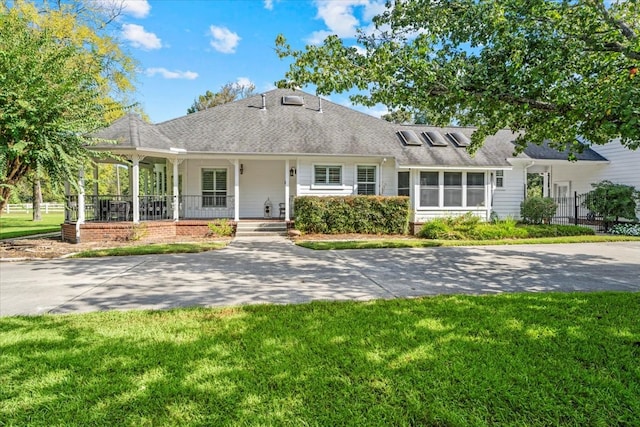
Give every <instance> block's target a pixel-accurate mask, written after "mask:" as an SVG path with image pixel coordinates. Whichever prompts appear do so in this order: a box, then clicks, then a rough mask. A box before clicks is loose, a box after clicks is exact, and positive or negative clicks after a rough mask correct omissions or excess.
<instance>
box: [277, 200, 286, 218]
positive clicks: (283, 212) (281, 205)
mask: <svg viewBox="0 0 640 427" xmlns="http://www.w3.org/2000/svg"><path fill="white" fill-rule="evenodd" d="M278 207H279V208H280V219H284V216H285V212H286V208H285V207H284V203H278Z"/></svg>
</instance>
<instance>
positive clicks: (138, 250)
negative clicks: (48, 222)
mask: <svg viewBox="0 0 640 427" xmlns="http://www.w3.org/2000/svg"><path fill="white" fill-rule="evenodd" d="M225 246H227V243H226V242H200V243H188V242H186V243H152V244H148V245H137V246H121V247H117V248H108V249H92V250H87V251H82V252H78V253H77V254H75V255H73V257H72V258H97V257H105V256H131V255H151V254H185V253H190V254H191V253H198V252H205V251H211V250H214V249H222V248H224V247H225Z"/></svg>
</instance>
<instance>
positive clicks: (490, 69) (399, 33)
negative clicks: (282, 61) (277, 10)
mask: <svg viewBox="0 0 640 427" xmlns="http://www.w3.org/2000/svg"><path fill="white" fill-rule="evenodd" d="M387 6H388V7H387V11H386V12H384V13H383V14H381V15H379V16H377V17H375V18H374V23H375V26H376V30H375V31H373V32H370V33H369V34H365V33H364V32H361V33H360V35H359V37H358V41H359V43H360V44H361V46H359V47H350V46H347V45H346V44H345V43H344V42H343V41H342V40H341V39H339V38H338V37H337V36H329V37H328V38H326V39H325V41H324V43H323V44H322V45H320V46H307V47H306V48H305V50H294V49H292V48H291V47H290V46H289V45H288V43H287V41H286V39H285V37H284V36H282V35H280V36H278V38H277V39H276V47H277V51H278V54H279V55H280V57H291V58H292V59H293V63H292V65H291V66H290V69H289V71H288V72H287V73H286V75H285V79H284V80H282V81H280V82H278V85H279V86H304V85H307V84H313V85H316V87H317V91H318V93H320V94H329V93H331V92H343V91H348V90H351V89H359V90H360V91H364V95H362V94H360V95H355V96H353V97H352V98H353V100H354V101H355V102H359V103H362V104H364V105H369V106H372V105H375V104H376V103H383V104H385V105H386V106H387V107H388V108H390V109H397V108H405V109H409V110H412V111H420V112H422V113H423V114H424V115H425V117H424V118H425V119H426V121H428V122H429V123H433V124H438V125H446V124H449V123H459V124H463V125H474V126H477V127H478V130H477V131H476V132H475V133H474V135H473V138H472V139H473V144H472V147H471V148H472V150H475V149H477V148H478V147H479V146H480V145H481V144H482V141H483V140H484V138H485V137H486V136H487V135H490V134H493V133H495V132H496V131H498V130H499V129H501V128H511V129H513V130H519V131H524V132H525V133H524V135H525V136H524V137H523V138H520V139H519V141H518V142H519V147H520V148H522V147H523V146H524V145H525V144H526V142H527V141H529V142H534V143H541V142H543V141H544V140H547V139H548V140H550V141H551V144H552V145H553V146H554V147H556V148H558V149H560V150H562V149H565V148H567V147H568V148H570V150H572V152H575V151H580V150H581V149H582V147H583V146H582V145H581V144H578V143H576V141H578V140H582V141H586V142H587V143H592V144H604V143H606V142H607V141H609V140H611V139H613V138H620V139H621V141H622V144H623V145H625V146H626V147H628V148H629V149H637V148H638V146H639V145H640V4H639V2H638V1H637V0H626V1H624V0H619V1H613V2H611V1H602V0H578V1H569V0H484V1H477V0H440V1H431V0H402V1H396V2H394V3H393V4H391V2H388V4H387ZM363 48H364V49H363Z"/></svg>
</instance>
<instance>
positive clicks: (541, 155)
mask: <svg viewBox="0 0 640 427" xmlns="http://www.w3.org/2000/svg"><path fill="white" fill-rule="evenodd" d="M524 153H525V154H526V155H527V156H529V157H531V158H532V159H544V160H567V158H568V157H569V150H568V149H567V150H564V151H558V150H556V149H554V148H551V147H549V143H548V142H547V141H545V142H544V143H543V144H541V145H535V144H529V145H528V146H527V148H526V149H525V150H524ZM575 156H576V160H587V161H604V160H607V159H606V158H604V157H603V156H601V155H600V154H598V153H596V152H595V151H593V150H592V149H590V148H588V147H585V149H584V151H583V152H582V153H575Z"/></svg>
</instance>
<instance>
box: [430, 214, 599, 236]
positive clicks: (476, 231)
mask: <svg viewBox="0 0 640 427" xmlns="http://www.w3.org/2000/svg"><path fill="white" fill-rule="evenodd" d="M591 234H595V233H594V231H593V230H592V229H591V228H588V227H581V226H577V225H555V224H554V225H549V224H538V225H528V224H518V223H517V222H516V221H515V220H514V219H513V218H506V219H504V220H502V221H497V222H480V218H479V217H472V214H470V213H467V214H465V215H462V216H459V217H447V218H436V219H433V220H431V221H428V222H425V223H424V224H423V225H422V228H421V229H420V231H419V232H418V237H422V238H424V239H438V240H499V239H525V238H527V237H561V236H580V235H591Z"/></svg>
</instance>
